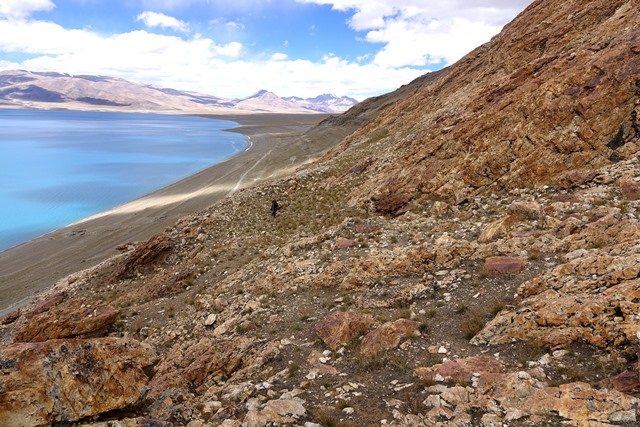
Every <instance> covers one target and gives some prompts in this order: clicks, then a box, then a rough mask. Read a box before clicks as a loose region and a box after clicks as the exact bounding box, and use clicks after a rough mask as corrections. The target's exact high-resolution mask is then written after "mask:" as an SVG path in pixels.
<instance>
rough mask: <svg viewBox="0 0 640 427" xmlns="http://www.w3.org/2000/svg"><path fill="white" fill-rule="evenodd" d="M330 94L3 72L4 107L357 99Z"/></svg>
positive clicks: (298, 104)
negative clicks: (215, 91)
mask: <svg viewBox="0 0 640 427" xmlns="http://www.w3.org/2000/svg"><path fill="white" fill-rule="evenodd" d="M327 96H328V95H324V96H322V95H321V96H319V97H317V98H310V99H301V98H299V99H283V98H280V97H278V96H277V95H275V94H273V93H271V92H267V91H260V92H258V93H257V94H254V95H252V96H250V97H247V98H244V99H224V98H219V97H216V96H212V95H206V94H202V93H194V92H186V91H179V90H175V89H167V88H158V87H154V86H151V85H145V84H141V83H134V82H130V81H127V80H123V79H118V78H113V77H106V76H90V75H80V76H72V75H69V74H61V73H38V72H29V71H23V70H9V71H0V106H2V105H3V104H5V105H7V106H12V107H23V108H68V109H83V110H116V111H122V110H125V111H126V110H134V111H163V112H176V111H178V112H179V111H186V112H200V113H205V112H209V113H238V112H267V113H318V112H322V113H337V112H342V111H345V110H347V109H348V108H349V107H351V106H353V105H355V104H356V103H357V101H356V100H355V99H352V98H347V97H342V98H336V97H331V96H329V98H327Z"/></svg>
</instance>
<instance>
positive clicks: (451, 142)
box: [334, 0, 640, 210]
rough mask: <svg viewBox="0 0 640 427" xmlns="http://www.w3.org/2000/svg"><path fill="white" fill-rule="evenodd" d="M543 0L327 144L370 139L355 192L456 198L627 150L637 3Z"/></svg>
mask: <svg viewBox="0 0 640 427" xmlns="http://www.w3.org/2000/svg"><path fill="white" fill-rule="evenodd" d="M552 3H553V2H551V1H538V2H535V3H533V4H532V5H531V6H530V7H529V8H528V9H527V10H526V12H525V13H523V14H521V15H520V16H519V17H518V18H516V19H515V20H514V21H513V22H512V23H510V24H508V25H507V26H506V27H505V28H504V30H503V31H502V33H501V34H500V35H498V36H496V37H494V38H493V39H492V40H491V42H489V43H487V44H485V45H483V46H481V47H480V48H478V49H476V50H475V51H474V52H472V53H470V54H469V55H467V56H466V57H465V58H464V59H462V60H461V61H459V62H458V63H457V64H455V65H453V66H451V67H449V68H448V69H446V70H444V71H442V72H441V73H439V75H437V76H435V78H433V79H431V80H430V81H428V82H427V83H426V84H424V85H422V86H421V87H420V89H418V90H417V91H416V92H415V93H413V94H411V95H410V96H409V97H407V98H406V99H405V100H404V101H402V102H400V103H398V104H396V105H395V106H393V107H392V108H390V109H389V110H388V111H386V112H385V113H384V114H382V115H380V117H378V118H377V119H376V120H375V121H374V122H373V123H371V124H369V125H367V126H365V127H363V128H361V129H360V130H359V131H358V132H356V133H355V134H354V135H352V136H351V137H350V138H348V139H347V140H346V141H345V142H344V143H343V144H341V145H340V146H339V147H338V148H337V149H336V150H334V154H335V153H338V152H340V151H343V150H347V149H358V148H356V147H358V146H361V145H362V146H367V145H375V146H376V147H375V152H376V155H375V156H373V157H372V162H373V163H372V167H371V169H370V170H371V171H372V173H371V178H370V179H369V180H368V181H367V183H366V184H364V185H363V186H361V187H359V188H358V189H356V190H355V191H354V192H353V197H354V200H357V201H358V202H360V203H363V202H366V201H368V199H369V198H370V195H372V194H373V195H374V196H375V197H374V199H375V200H378V199H380V198H381V196H383V195H385V194H386V195H392V198H394V199H395V201H394V203H392V204H391V206H387V207H383V209H392V210H393V209H396V208H398V207H399V206H402V205H403V204H405V203H406V202H407V201H408V200H409V199H410V198H411V197H413V196H414V195H415V194H416V193H420V194H435V195H441V196H450V195H453V194H455V195H456V197H457V199H458V201H462V200H465V199H468V198H472V196H473V195H475V194H479V193H482V192H486V191H497V190H500V189H510V188H517V187H522V186H529V185H537V184H545V183H546V184H549V183H551V182H553V181H554V180H555V179H556V178H557V176H558V175H559V174H560V173H562V172H564V171H566V170H567V168H572V169H577V168H583V167H597V166H601V165H604V164H607V163H609V162H610V161H612V160H620V159H626V158H629V156H632V155H633V154H634V153H635V152H636V151H637V150H638V146H637V144H636V143H635V142H636V141H637V139H638V135H639V134H640V132H639V123H638V118H637V115H638V110H637V109H638V105H637V101H638V99H639V96H640V88H639V86H638V73H639V70H640V55H639V54H638V53H639V50H638V46H640V43H639V42H640V40H639V39H638V31H637V29H638V13H639V12H638V8H635V7H633V5H632V3H630V2H626V1H611V2H600V1H587V0H585V1H580V2H574V1H572V2H562V4H552ZM364 149H366V148H364ZM382 203H384V202H382ZM396 205H397V206H396Z"/></svg>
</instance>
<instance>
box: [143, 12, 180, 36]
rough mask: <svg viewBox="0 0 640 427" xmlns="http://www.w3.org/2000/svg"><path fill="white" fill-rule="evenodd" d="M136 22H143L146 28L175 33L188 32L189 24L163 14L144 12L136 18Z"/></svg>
mask: <svg viewBox="0 0 640 427" xmlns="http://www.w3.org/2000/svg"><path fill="white" fill-rule="evenodd" d="M136 21H142V22H144V25H146V26H147V27H162V28H171V29H173V30H176V31H183V32H188V31H189V24H187V23H186V22H184V21H180V20H179V19H176V18H174V17H173V16H168V15H165V14H164V13H157V12H150V11H145V12H142V13H141V14H139V15H138V16H137V17H136Z"/></svg>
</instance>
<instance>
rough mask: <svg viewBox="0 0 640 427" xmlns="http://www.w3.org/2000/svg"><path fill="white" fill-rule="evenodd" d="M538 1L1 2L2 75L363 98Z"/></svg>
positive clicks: (449, 56)
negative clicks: (45, 74)
mask: <svg viewBox="0 0 640 427" xmlns="http://www.w3.org/2000/svg"><path fill="white" fill-rule="evenodd" d="M531 2H532V0H0V70H11V69H26V70H30V71H56V72H61V73H69V74H74V75H78V74H93V75H105V76H112V77H120V78H124V79H127V80H131V81H135V82H142V83H147V84H153V85H155V86H159V87H167V88H173V89H180V90H188V91H195V92H201V93H206V94H210V95H215V96H219V97H224V98H244V97H247V96H250V95H251V94H253V93H255V92H257V91H258V90H261V89H266V90H269V91H272V92H274V93H276V94H277V95H279V96H301V97H305V98H306V97H313V96H317V95H320V94H324V93H333V94H336V95H338V96H342V95H346V96H351V97H354V98H356V99H357V100H363V99H364V98H367V97H369V96H375V95H379V94H382V93H386V92H389V91H392V90H394V89H396V88H398V87H399V86H401V85H403V84H407V83H409V82H410V81H411V80H413V79H414V78H416V77H418V76H421V75H423V74H425V73H427V72H429V71H435V70H438V69H441V68H442V67H444V66H447V65H450V64H452V63H454V62H455V61H457V60H458V59H460V58H462V57H463V56H464V55H465V54H467V53H468V52H470V51H471V50H473V49H474V48H475V47H477V46H479V45H481V44H482V43H485V42H487V41H489V40H490V39H491V37H492V36H494V35H495V34H497V33H499V32H500V30H501V29H502V27H503V26H504V25H505V24H506V23H508V22H509V21H511V20H512V19H513V18H514V17H515V16H516V15H517V14H518V13H520V12H521V11H522V10H524V9H525V8H526V7H527V6H528V5H529V4H530V3H531Z"/></svg>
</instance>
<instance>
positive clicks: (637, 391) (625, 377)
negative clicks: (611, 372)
mask: <svg viewBox="0 0 640 427" xmlns="http://www.w3.org/2000/svg"><path fill="white" fill-rule="evenodd" d="M602 384H603V385H604V386H605V387H607V388H613V389H615V390H618V391H620V392H622V393H625V394H630V395H632V396H636V397H639V396H640V378H639V377H638V371H637V370H635V371H624V372H623V373H621V374H619V375H616V376H615V377H613V378H609V379H607V380H604V381H602Z"/></svg>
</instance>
